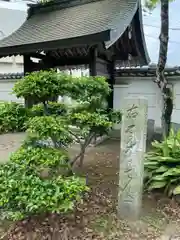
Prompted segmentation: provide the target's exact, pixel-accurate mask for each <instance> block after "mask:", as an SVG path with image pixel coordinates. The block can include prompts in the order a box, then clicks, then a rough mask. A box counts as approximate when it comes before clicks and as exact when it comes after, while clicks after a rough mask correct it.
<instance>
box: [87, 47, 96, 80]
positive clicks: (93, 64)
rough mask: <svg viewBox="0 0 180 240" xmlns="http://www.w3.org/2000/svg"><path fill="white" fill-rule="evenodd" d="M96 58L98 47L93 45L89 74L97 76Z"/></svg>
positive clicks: (90, 54) (90, 51)
mask: <svg viewBox="0 0 180 240" xmlns="http://www.w3.org/2000/svg"><path fill="white" fill-rule="evenodd" d="M96 60H97V47H96V46H93V47H91V48H90V50H89V75H90V76H96V75H97V69H96Z"/></svg>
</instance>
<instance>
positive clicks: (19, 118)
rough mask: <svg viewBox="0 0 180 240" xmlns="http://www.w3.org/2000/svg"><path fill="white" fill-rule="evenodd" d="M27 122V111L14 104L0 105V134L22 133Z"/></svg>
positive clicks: (2, 103)
mask: <svg viewBox="0 0 180 240" xmlns="http://www.w3.org/2000/svg"><path fill="white" fill-rule="evenodd" d="M27 120H28V111H27V110H26V109H25V107H24V106H23V105H22V104H19V103H15V102H10V103H9V102H1V103H0V133H8V132H23V131H25V122H26V121H27Z"/></svg>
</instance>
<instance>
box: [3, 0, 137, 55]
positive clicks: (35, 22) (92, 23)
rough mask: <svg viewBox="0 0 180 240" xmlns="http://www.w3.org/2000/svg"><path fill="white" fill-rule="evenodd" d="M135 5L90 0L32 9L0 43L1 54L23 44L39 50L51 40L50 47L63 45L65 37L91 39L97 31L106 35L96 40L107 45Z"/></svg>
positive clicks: (124, 25)
mask: <svg viewBox="0 0 180 240" xmlns="http://www.w3.org/2000/svg"><path fill="white" fill-rule="evenodd" d="M81 2H82V1H81ZM55 4H56V5H57V1H56V3H55ZM138 6H139V0H96V1H93V0H91V2H90V1H88V3H84V4H81V5H76V6H73V7H66V8H60V9H58V7H56V6H55V7H54V9H53V10H51V11H48V9H46V11H42V12H41V11H40V12H39V13H38V12H35V13H34V14H31V16H30V17H29V18H28V19H27V20H26V22H25V23H24V24H23V25H22V26H21V27H20V28H19V29H18V30H17V31H16V32H14V33H13V34H12V35H10V36H8V37H7V38H5V39H3V40H2V41H1V42H0V55H1V56H2V55H4V54H5V52H6V53H9V54H13V53H14V54H15V53H20V52H22V53H23V50H22V46H24V47H26V49H29V51H32V50H34V51H35V50H36V51H38V50H42V45H40V44H42V43H43V44H45V43H51V44H52V45H51V46H52V47H51V48H53V47H54V48H57V45H58V46H59V47H61V46H62V47H64V46H63V44H66V42H65V40H67V39H69V40H71V39H72V40H74V39H77V38H80V37H84V36H86V37H87V36H90V37H89V38H87V41H91V36H93V35H94V34H100V33H106V35H103V36H101V38H102V39H99V41H100V42H103V41H104V42H105V44H106V46H107V47H109V46H111V44H113V43H114V42H115V41H116V40H117V37H118V38H119V37H120V36H121V35H122V34H123V32H124V31H125V29H126V28H127V26H128V25H129V24H130V23H131V21H132V19H133V17H134V15H135V13H136V12H137V9H138ZM117 33H118V34H117ZM117 35H118V36H117ZM103 38H104V39H103ZM57 41H58V42H57ZM54 42H56V43H57V44H56V45H54V44H53V43H54ZM69 44H72V41H70V43H69ZM85 44H86V42H85ZM32 45H33V46H32ZM33 47H34V48H33Z"/></svg>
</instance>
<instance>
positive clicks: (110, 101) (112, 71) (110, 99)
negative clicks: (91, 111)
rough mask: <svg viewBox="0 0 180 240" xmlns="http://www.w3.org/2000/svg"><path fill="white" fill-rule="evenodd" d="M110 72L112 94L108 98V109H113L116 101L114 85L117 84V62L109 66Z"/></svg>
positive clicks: (109, 81)
mask: <svg viewBox="0 0 180 240" xmlns="http://www.w3.org/2000/svg"><path fill="white" fill-rule="evenodd" d="M108 72H109V76H110V77H109V79H108V83H109V87H110V88H111V93H110V95H109V96H108V108H109V109H113V101H114V84H115V62H114V61H112V62H111V63H110V64H109V66H108Z"/></svg>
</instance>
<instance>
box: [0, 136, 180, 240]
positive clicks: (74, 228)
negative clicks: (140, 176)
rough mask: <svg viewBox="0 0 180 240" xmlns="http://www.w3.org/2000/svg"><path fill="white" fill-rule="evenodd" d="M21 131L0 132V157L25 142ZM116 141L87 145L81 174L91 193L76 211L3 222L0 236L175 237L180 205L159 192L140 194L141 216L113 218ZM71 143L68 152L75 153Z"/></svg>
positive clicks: (179, 233)
mask: <svg viewBox="0 0 180 240" xmlns="http://www.w3.org/2000/svg"><path fill="white" fill-rule="evenodd" d="M24 138H25V135H24V134H7V135H1V136H0V161H7V160H8V157H9V155H10V153H11V152H13V151H15V150H16V149H17V148H18V147H19V146H20V144H21V142H22V141H23V140H24ZM119 146H120V143H119V141H115V140H107V141H105V142H104V143H103V144H101V145H99V146H97V147H95V148H89V149H88V152H87V154H86V157H85V162H84V166H83V168H82V169H79V168H78V167H77V168H76V172H77V173H78V174H80V175H86V176H87V180H88V185H89V186H90V188H91V192H90V193H89V194H87V195H86V196H85V197H84V198H85V200H84V203H82V204H79V205H78V206H77V209H76V212H75V214H68V215H66V216H59V215H47V216H41V217H38V218H35V217H34V218H30V219H27V220H24V221H23V222H18V223H13V224H12V223H2V224H1V236H0V239H4V240H5V239H7V240H11V239H13V240H21V239H24V240H25V239H27V240H35V239H36V240H41V239H45V240H50V239H51V240H92V239H95V240H121V239H122V240H126V239H131V240H136V239H138V240H148V239H155V240H158V239H159V240H170V239H171V240H178V239H180V209H179V206H178V204H177V203H176V202H175V201H174V200H169V199H167V198H165V197H164V196H163V195H162V194H151V195H149V194H147V193H145V194H144V197H143V206H142V213H141V217H140V219H139V220H138V221H136V222H131V221H123V220H120V219H118V218H117V214H116V212H117V211H116V206H117V192H118V168H119V152H120V149H119ZM76 152H77V147H76V146H74V147H73V148H72V149H71V150H70V153H71V154H72V155H74V154H76Z"/></svg>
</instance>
